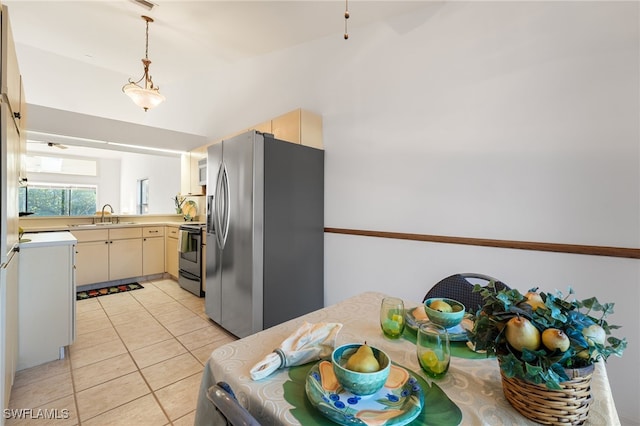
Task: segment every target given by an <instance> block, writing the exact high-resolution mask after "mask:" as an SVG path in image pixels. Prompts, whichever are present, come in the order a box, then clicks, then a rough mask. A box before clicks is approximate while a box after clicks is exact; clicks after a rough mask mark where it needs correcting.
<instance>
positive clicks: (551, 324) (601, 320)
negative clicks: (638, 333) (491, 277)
mask: <svg viewBox="0 0 640 426" xmlns="http://www.w3.org/2000/svg"><path fill="white" fill-rule="evenodd" d="M473 291H474V292H479V293H480V294H481V295H482V296H483V298H484V306H483V307H482V309H481V310H479V311H478V312H477V313H476V317H475V318H474V321H475V325H474V328H473V330H472V331H469V332H468V334H469V340H470V341H471V342H472V343H473V344H474V345H475V348H476V350H485V351H487V356H491V355H495V356H496V357H497V358H498V359H499V360H500V368H501V369H502V371H503V373H504V374H505V376H506V377H508V378H512V377H516V378H520V379H523V380H526V381H528V382H530V383H535V384H544V385H546V386H547V388H549V389H560V383H561V382H563V381H566V380H569V377H568V376H567V374H566V372H565V368H567V369H572V368H583V367H588V366H590V365H592V364H593V363H594V362H596V361H598V360H600V359H602V360H604V361H606V360H607V358H609V356H610V355H616V356H622V353H623V352H624V349H625V348H626V346H627V341H626V339H624V338H623V339H618V338H616V337H614V336H611V332H612V330H615V329H618V328H620V327H619V326H617V325H612V324H609V323H608V322H607V321H606V320H605V318H606V317H607V316H608V315H610V314H613V312H614V311H613V306H614V304H613V303H602V304H601V303H600V302H599V301H598V299H596V298H595V297H591V298H588V299H584V300H575V299H572V300H568V299H569V297H570V296H571V295H572V294H573V289H571V288H569V294H568V295H567V296H564V295H563V294H562V293H561V292H560V291H557V292H556V293H555V294H551V293H548V294H547V293H543V292H540V293H539V294H540V296H541V298H542V300H543V302H544V307H540V308H538V309H535V310H534V309H533V308H532V306H531V305H530V304H528V303H526V302H527V298H526V297H525V295H523V294H521V293H520V292H519V291H518V290H516V289H510V290H501V291H498V292H497V291H496V290H495V287H494V285H493V283H490V284H489V285H488V286H487V287H481V286H480V285H477V284H476V285H475V286H474V290H473ZM530 291H533V292H536V291H537V288H534V289H531V290H530ZM515 316H520V317H524V318H527V319H528V320H529V321H530V322H531V323H532V324H533V325H534V326H535V327H536V328H537V329H538V331H539V332H540V333H542V332H543V331H544V330H546V329H548V328H555V329H559V330H562V331H563V332H564V333H565V334H566V335H567V337H568V338H569V341H570V346H569V349H567V350H566V351H565V352H562V351H560V350H559V349H556V350H553V351H551V350H549V349H547V348H546V347H545V346H544V345H540V348H539V349H537V350H535V351H531V350H528V349H523V351H522V352H520V351H518V350H516V349H514V348H513V347H511V345H509V343H508V341H507V338H506V335H505V328H506V324H507V322H508V321H509V320H510V319H511V318H513V317H515ZM594 324H597V325H598V326H600V327H602V329H603V330H604V331H605V333H606V335H607V339H606V341H605V342H604V344H601V343H599V342H597V341H594V340H593V339H591V338H587V337H585V336H584V335H583V330H584V329H585V328H587V327H590V326H592V325H594Z"/></svg>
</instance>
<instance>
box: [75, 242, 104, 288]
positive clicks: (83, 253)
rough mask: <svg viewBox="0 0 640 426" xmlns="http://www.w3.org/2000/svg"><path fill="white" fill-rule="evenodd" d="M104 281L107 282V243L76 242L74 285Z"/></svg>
mask: <svg viewBox="0 0 640 426" xmlns="http://www.w3.org/2000/svg"><path fill="white" fill-rule="evenodd" d="M74 235H76V233H74ZM104 281H109V241H108V240H104V241H89V242H84V243H81V242H78V245H77V247H76V284H77V285H85V284H91V283H101V282H104Z"/></svg>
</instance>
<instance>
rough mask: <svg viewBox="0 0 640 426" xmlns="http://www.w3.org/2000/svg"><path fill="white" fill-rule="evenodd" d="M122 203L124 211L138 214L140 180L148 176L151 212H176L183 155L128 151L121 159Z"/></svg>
mask: <svg viewBox="0 0 640 426" xmlns="http://www.w3.org/2000/svg"><path fill="white" fill-rule="evenodd" d="M121 176H122V177H121V180H122V189H121V192H120V200H121V201H120V203H121V207H122V213H123V214H137V210H136V205H137V200H138V196H137V183H138V180H140V179H149V212H148V213H149V214H160V213H170V214H172V213H175V206H174V202H173V197H174V196H175V195H176V194H178V193H179V192H180V157H165V156H158V155H147V154H144V155H143V154H132V153H127V154H126V155H125V156H124V157H123V158H122V169H121Z"/></svg>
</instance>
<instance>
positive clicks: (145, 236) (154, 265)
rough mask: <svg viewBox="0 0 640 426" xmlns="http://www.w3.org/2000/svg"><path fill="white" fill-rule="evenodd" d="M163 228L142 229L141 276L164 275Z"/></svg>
mask: <svg viewBox="0 0 640 426" xmlns="http://www.w3.org/2000/svg"><path fill="white" fill-rule="evenodd" d="M164 262H165V256H164V226H149V227H144V228H142V275H155V274H162V273H164V270H165V267H164Z"/></svg>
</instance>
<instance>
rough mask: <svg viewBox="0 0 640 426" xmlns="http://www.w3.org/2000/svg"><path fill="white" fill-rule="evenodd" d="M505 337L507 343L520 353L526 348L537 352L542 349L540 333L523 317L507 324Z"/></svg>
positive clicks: (515, 318) (511, 320)
mask: <svg viewBox="0 0 640 426" xmlns="http://www.w3.org/2000/svg"><path fill="white" fill-rule="evenodd" d="M505 336H506V338H507V342H509V344H510V345H511V346H513V348H514V349H516V350H518V351H522V350H523V349H525V348H526V349H529V350H530V351H535V350H537V349H538V348H539V347H540V332H539V331H538V329H537V328H536V327H535V326H534V325H533V324H531V321H529V320H528V319H526V318H523V317H513V318H511V319H510V320H509V321H508V322H507V326H506V329H505Z"/></svg>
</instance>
